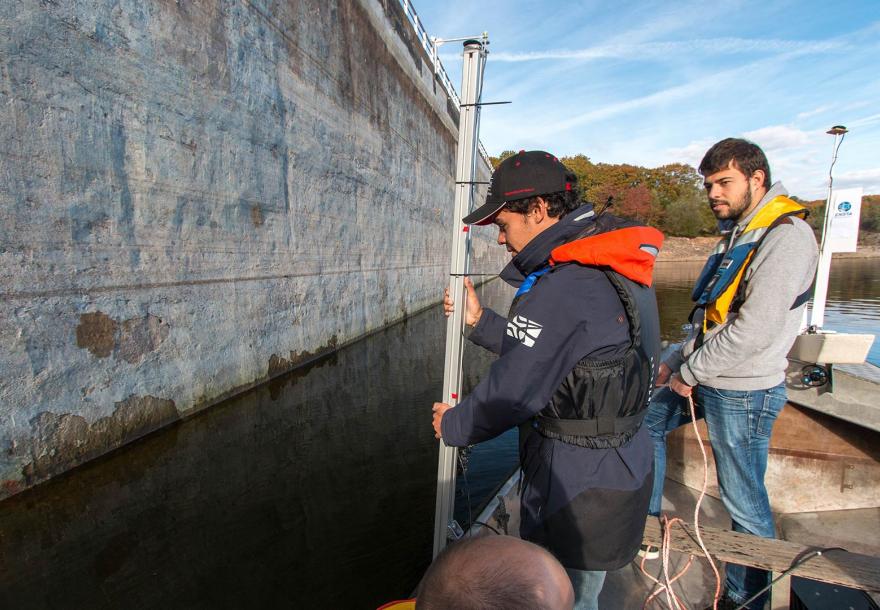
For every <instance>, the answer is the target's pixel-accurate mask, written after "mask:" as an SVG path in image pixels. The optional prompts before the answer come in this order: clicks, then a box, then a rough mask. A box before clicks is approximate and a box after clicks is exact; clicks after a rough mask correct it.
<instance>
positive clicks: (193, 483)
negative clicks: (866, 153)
mask: <svg viewBox="0 0 880 610" xmlns="http://www.w3.org/2000/svg"><path fill="white" fill-rule="evenodd" d="M698 268H699V265H693V264H664V265H662V266H661V267H660V269H659V270H658V273H657V280H658V295H659V298H660V304H661V322H662V324H663V335H664V338H665V339H667V340H676V339H678V338H679V337H680V336H681V334H682V333H681V323H682V321H683V320H684V319H685V318H686V316H687V313H688V312H689V311H690V299H689V293H690V287H691V285H692V283H693V281H694V278H695V277H696V273H697V271H698ZM482 290H483V292H484V294H483V298H484V300H488V301H489V302H494V303H495V304H496V306H498V307H500V308H501V309H502V310H503V309H504V308H505V307H506V303H507V302H509V299H510V296H511V293H510V291H509V290H507V289H506V288H505V287H504V286H503V285H501V283H500V282H491V283H490V284H488V286H487V287H484V288H483V289H482ZM827 320H828V325H829V326H830V327H832V328H837V329H839V330H850V331H861V332H874V333H877V331H878V330H880V264H878V262H877V261H871V260H844V261H839V262H835V264H834V267H833V281H832V284H831V287H830V290H829V307H828V313H827ZM444 337H445V325H444V320H443V317H442V315H441V313H440V310H439V307H436V308H434V309H432V310H430V311H427V312H425V313H423V314H420V315H417V316H414V317H413V318H411V319H409V320H408V321H407V322H405V323H402V324H399V325H397V326H394V327H392V328H389V329H387V330H385V331H383V332H381V333H378V334H376V335H374V336H372V337H370V338H368V339H366V340H364V341H361V342H359V343H357V344H355V345H351V346H348V347H346V348H344V349H342V350H340V351H339V352H337V353H336V354H334V355H333V356H330V357H328V358H326V359H324V360H322V361H319V362H317V363H315V364H313V365H312V366H310V367H307V368H304V369H301V370H298V371H296V372H295V373H293V374H291V375H288V376H287V377H284V378H282V379H278V380H276V381H274V382H272V383H270V384H268V385H266V386H263V387H261V388H257V389H255V390H253V391H252V392H249V393H248V394H246V395H243V396H241V397H239V398H236V399H234V400H231V401H229V402H227V403H225V404H223V405H220V406H218V407H215V408H213V409H210V410H208V411H207V412H205V413H203V414H200V415H198V416H196V417H193V418H192V419H190V420H187V421H184V422H182V423H180V424H178V425H175V426H172V427H169V428H168V429H166V430H164V431H161V432H159V433H157V434H154V435H152V436H150V437H148V438H146V439H144V440H142V441H141V442H138V443H136V444H134V445H132V446H129V447H126V448H124V449H122V450H120V451H118V452H116V453H115V454H113V455H111V456H109V457H107V458H105V459H102V460H98V461H96V462H93V463H91V464H88V465H86V466H84V467H82V468H79V469H77V470H75V471H73V472H71V473H69V474H68V475H66V476H63V477H60V478H58V479H55V480H53V481H50V482H49V483H46V484H44V485H41V486H39V487H37V488H35V489H32V490H29V491H27V492H25V493H22V494H20V495H18V496H15V497H13V498H12V499H10V500H8V501H6V502H4V503H2V504H0V608H275V607H284V608H307V607H326V608H375V607H376V606H378V605H380V604H382V603H384V602H386V601H389V600H392V599H397V598H400V597H405V596H407V595H408V594H409V593H410V591H411V590H412V588H413V587H414V586H415V584H416V583H417V582H418V579H419V577H420V575H421V573H422V572H423V570H424V568H425V567H426V566H427V564H428V562H429V560H430V553H431V541H432V529H433V518H434V494H435V484H436V473H437V443H436V441H435V440H434V438H433V433H432V430H431V425H430V405H431V403H432V402H433V401H434V400H435V399H436V398H437V397H438V396H439V395H440V388H441V382H442V368H441V367H442V357H443V342H444ZM878 350H880V348H878V346H876V345H875V347H874V349H873V350H872V355H871V359H872V361H873V362H874V363H875V364H880V358H878V356H880V353H878ZM465 358H466V367H465V370H466V383H465V385H466V387H468V386H472V385H473V384H474V383H476V381H477V380H478V379H479V377H480V375H481V374H482V372H483V371H484V370H485V369H486V367H487V366H488V365H489V363H490V362H491V360H490V358H489V357H488V355H487V354H485V353H484V352H483V351H482V350H479V349H478V348H474V347H473V346H470V347H469V348H467V350H466V353H465ZM515 463H516V436H515V433H514V432H511V433H508V434H506V435H503V436H502V437H499V438H498V439H496V440H494V441H492V442H490V443H485V444H483V445H480V446H478V447H476V448H474V449H473V450H472V451H471V453H470V455H469V458H468V468H467V483H468V484H467V486H466V488H467V491H468V492H469V494H468V493H465V486H464V485H463V481H464V477H462V476H459V483H460V490H461V497H460V498H459V502H458V504H457V507H456V517H457V518H458V520H459V521H460V522H461V523H462V524H465V523H466V522H467V521H468V515H469V511H468V508H467V502H466V498H467V497H468V495H469V496H470V501H471V504H472V510H471V512H472V513H473V514H474V516H476V513H475V511H476V510H477V508H478V506H479V505H480V504H481V503H482V502H483V501H484V500H485V498H486V496H487V495H488V494H490V493H491V491H492V490H493V489H494V488H495V486H496V485H497V484H498V483H500V482H501V481H502V480H503V479H505V478H506V475H507V474H508V473H509V472H510V470H511V469H512V468H513V467H514V466H515Z"/></svg>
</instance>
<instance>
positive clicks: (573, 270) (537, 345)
mask: <svg viewBox="0 0 880 610" xmlns="http://www.w3.org/2000/svg"><path fill="white" fill-rule="evenodd" d="M594 222H595V216H594V215H593V213H592V208H591V207H590V206H582V207H581V208H579V209H578V210H575V211H574V212H571V213H570V214H568V215H566V216H565V217H563V218H562V219H561V220H560V221H559V222H558V223H556V224H555V225H553V226H551V227H550V228H549V229H547V230H546V231H544V232H542V233H540V234H539V235H537V236H536V237H535V238H534V239H533V240H532V241H531V242H529V243H528V245H526V247H525V248H523V250H522V251H521V252H520V253H519V254H518V255H517V256H516V257H514V259H513V260H512V261H511V262H510V264H508V265H507V267H505V269H504V270H503V271H502V273H501V277H502V278H503V279H504V280H505V281H507V282H508V283H510V284H512V285H514V286H518V285H520V284H521V283H522V281H523V279H524V278H525V277H526V276H528V275H529V274H530V273H532V272H533V271H535V270H537V269H540V268H542V267H544V266H546V264H547V261H548V260H549V259H550V254H551V251H553V250H554V248H557V247H558V246H560V245H562V244H566V243H568V242H571V241H572V240H574V239H575V238H577V237H578V236H579V235H581V234H582V233H583V232H584V231H585V229H587V228H588V227H589V226H590V224H591V223H594ZM509 318H510V319H509V321H508V319H507V318H504V317H502V316H500V315H498V314H497V313H495V312H493V311H491V310H489V309H484V310H483V315H482V316H481V318H480V321H479V322H478V324H477V326H476V327H475V328H474V330H473V332H472V333H471V335H470V339H471V341H473V342H475V343H476V344H478V345H481V346H483V347H485V348H487V349H490V350H492V351H493V352H495V353H498V354H500V357H499V358H498V360H496V361H495V362H494V363H493V365H492V366H491V368H490V370H489V373H488V375H487V376H486V377H485V378H484V379H483V380H482V381H481V382H480V383H479V384H478V385H477V387H476V388H475V389H474V391H473V392H472V393H471V394H470V395H469V396H467V397H466V398H465V399H464V400H463V401H462V402H461V403H459V404H458V405H457V406H456V407H455V408H454V409H450V410H449V411H447V412H446V413H445V414H444V417H443V420H442V432H443V439H444V441H445V442H446V443H447V444H449V445H452V446H466V445H470V444H474V443H478V442H481V441H485V440H488V439H491V438H493V437H495V436H497V435H499V434H501V433H503V432H505V431H506V430H508V429H510V428H511V427H514V426H519V425H521V424H524V423H525V424H526V426H528V425H529V424H528V422H530V421H531V420H532V418H533V417H534V416H535V415H536V414H537V413H538V412H540V411H541V410H542V409H543V408H544V407H545V406H546V405H547V404H548V402H549V401H550V399H551V396H552V395H553V394H554V391H555V390H556V389H557V388H558V387H559V386H560V384H561V382H562V381H563V379H564V378H565V377H566V375H568V374H569V373H570V372H571V371H572V369H573V368H574V367H575V365H576V364H577V363H578V362H579V361H580V360H581V359H583V358H585V357H591V358H597V359H607V358H614V357H616V356H619V355H621V354H623V352H624V351H625V350H626V349H627V347H628V346H629V345H630V337H629V326H628V323H627V319H626V315H625V312H624V307H623V304H622V303H621V300H620V297H619V296H618V294H617V291H616V289H615V288H614V286H613V285H612V284H611V282H610V280H609V279H608V277H607V276H606V275H605V273H604V272H603V271H602V270H601V269H599V268H596V267H594V266H589V265H581V264H566V265H562V266H560V267H559V268H558V269H554V271H553V272H551V273H547V274H546V275H543V276H541V277H540V278H538V280H537V281H536V282H535V283H534V285H533V286H532V288H531V289H530V290H529V291H528V292H527V293H526V294H524V295H523V296H522V297H520V298H519V299H517V300H516V301H515V303H514V307H513V310H512V311H511V314H510V316H509ZM520 460H521V465H522V468H523V489H522V498H521V501H522V507H521V525H520V535H521V536H522V537H523V538H524V539H526V540H531V541H533V542H536V543H538V544H541V545H543V546H545V547H547V548H549V549H550V550H551V551H552V552H553V553H554V554H555V555H556V556H557V557H558V558H559V559H560V561H561V562H562V563H563V565H565V566H566V567H569V568H575V569H585V570H609V569H616V568H619V567H621V566H623V565H625V564H626V563H628V562H629V561H631V560H632V558H633V557H634V556H635V553H636V552H637V550H638V547H639V544H640V543H641V538H642V535H643V531H644V525H645V518H646V515H647V507H648V501H649V499H650V494H651V486H652V463H653V448H652V443H651V440H650V438H649V436H648V434H647V432H646V430H644V429H643V428H641V429H639V431H638V432H637V433H636V434H635V435H634V436H633V437H632V439H631V440H630V441H629V442H627V443H626V444H624V445H622V446H620V447H618V448H616V449H591V448H585V447H580V446H576V445H572V444H568V443H565V442H562V441H559V440H554V439H550V438H546V437H544V436H542V435H541V434H539V433H537V432H534V431H533V432H532V433H530V434H526V435H525V437H524V438H522V439H521V450H520Z"/></svg>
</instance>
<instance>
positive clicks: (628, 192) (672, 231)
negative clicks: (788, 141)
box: [489, 150, 880, 237]
mask: <svg viewBox="0 0 880 610" xmlns="http://www.w3.org/2000/svg"><path fill="white" fill-rule="evenodd" d="M515 154H516V151H512V150H507V151H504V152H502V153H501V155H499V156H498V157H490V158H489V159H490V161H491V162H492V165H493V167H498V164H499V163H501V161H503V160H504V159H506V158H508V157H511V156H513V155H515ZM560 161H562V162H563V163H564V164H565V166H566V167H568V168H569V169H570V170H571V171H573V172H574V173H575V174H576V175H577V177H578V184H580V187H581V190H582V191H583V195H584V198H585V199H586V200H587V201H589V202H591V203H593V205H595V206H596V207H597V208H598V209H601V208H602V207H603V206H605V205H608V204H610V205H611V208H610V209H611V211H612V212H613V213H615V214H617V215H619V216H624V217H626V218H634V219H636V220H639V221H641V222H644V223H647V224H649V225H651V226H654V227H657V228H659V229H660V230H662V231H663V232H664V233H665V234H667V235H676V236H681V237H697V236H699V235H714V234H716V221H715V216H713V215H712V210H711V209H710V208H709V206H708V204H707V203H706V194H705V192H704V190H703V177H702V176H701V175H700V174H699V172H697V170H696V169H695V168H693V167H691V166H690V165H687V164H686V163H670V164H668V165H662V166H660V167H654V168H650V167H641V166H638V165H630V164H627V163H622V164H616V163H593V162H592V161H590V159H589V157H587V156H586V155H574V156H572V157H561V158H560ZM794 199H795V200H797V201H800V202H801V203H802V204H803V205H806V206H807V207H809V208H810V216H809V218H808V221H809V222H810V224H811V225H812V226H813V227H814V229H818V230H819V231H821V228H822V219H823V217H824V212H825V202H824V200H818V201H803V200H801V199H798V198H797V197H794ZM860 228H861V229H862V230H863V231H875V232H876V231H880V195H867V196H865V197H863V198H862V215H861V223H860Z"/></svg>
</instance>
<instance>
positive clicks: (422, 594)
mask: <svg viewBox="0 0 880 610" xmlns="http://www.w3.org/2000/svg"><path fill="white" fill-rule="evenodd" d="M484 542H486V541H485V540H484V539H483V538H482V537H476V538H465V539H462V540H459V541H458V542H455V543H453V544H451V545H450V546H448V547H446V550H444V551H443V552H442V553H441V554H440V555H439V556H438V557H437V559H435V560H434V563H432V564H431V566H430V567H429V568H428V571H427V572H425V576H424V578H422V582H421V584H420V585H419V588H418V591H417V593H416V610H449V609H451V608H455V610H495V609H498V610H502V609H503V610H538V609H541V608H546V607H547V600H546V598H545V597H544V592H543V589H544V588H545V587H546V586H547V584H548V583H545V582H544V581H543V580H542V579H541V576H539V574H541V572H538V573H537V574H534V575H533V572H534V570H533V569H532V567H533V566H531V564H529V563H528V562H518V561H513V562H508V561H490V560H486V559H485V557H484V556H483V554H482V553H481V552H480V550H479V549H480V546H481V545H482V544H483V543H484Z"/></svg>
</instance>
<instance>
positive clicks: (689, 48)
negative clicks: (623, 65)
mask: <svg viewBox="0 0 880 610" xmlns="http://www.w3.org/2000/svg"><path fill="white" fill-rule="evenodd" d="M842 48H845V45H844V44H843V43H842V42H839V41H803V40H761V39H749V38H720V39H717V38H716V39H711V40H709V39H705V40H704V39H696V40H676V41H668V42H642V43H636V44H615V45H600V46H594V47H588V48H585V49H576V50H565V49H556V50H552V49H551V50H547V51H527V52H521V53H506V52H503V51H502V52H499V53H492V55H491V57H492V61H503V62H524V61H541V60H579V61H584V60H593V59H605V58H614V59H621V58H623V59H644V58H651V59H657V58H662V57H667V56H678V55H689V54H693V53H699V54H700V55H701V56H705V55H710V54H720V55H732V54H737V53H762V54H768V53H771V54H772V53H791V52H797V53H798V54H804V53H826V52H828V51H833V50H837V49H842Z"/></svg>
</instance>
